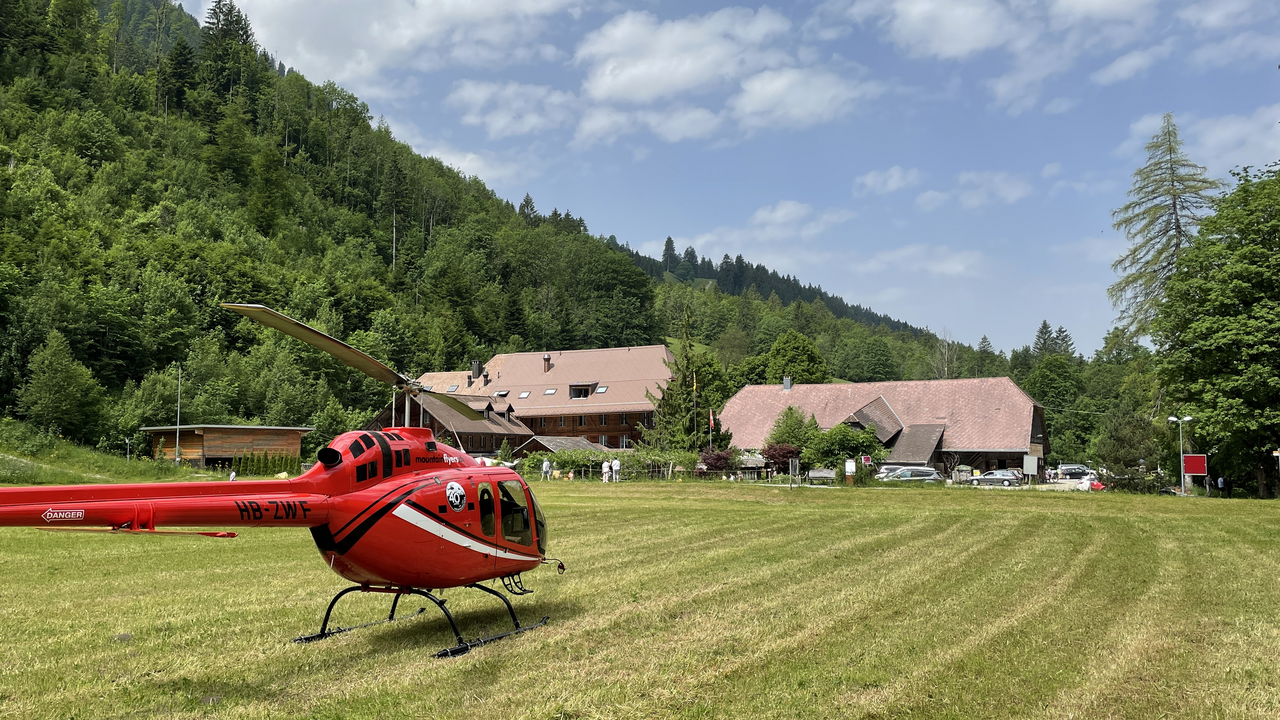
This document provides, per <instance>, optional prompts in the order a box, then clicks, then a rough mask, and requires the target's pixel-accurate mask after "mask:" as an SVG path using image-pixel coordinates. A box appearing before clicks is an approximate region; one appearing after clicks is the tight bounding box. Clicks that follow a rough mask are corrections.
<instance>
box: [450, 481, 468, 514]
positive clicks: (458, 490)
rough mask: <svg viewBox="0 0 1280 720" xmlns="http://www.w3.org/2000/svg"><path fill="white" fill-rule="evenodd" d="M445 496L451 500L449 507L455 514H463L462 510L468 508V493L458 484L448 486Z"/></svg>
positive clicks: (453, 483)
mask: <svg viewBox="0 0 1280 720" xmlns="http://www.w3.org/2000/svg"><path fill="white" fill-rule="evenodd" d="M444 494H445V495H446V496H447V497H448V498H449V507H451V508H453V511H454V512H462V509H463V508H465V507H466V506H467V491H466V490H463V489H462V486H461V485H459V484H458V483H456V482H451V483H449V484H448V485H446V486H445V488H444Z"/></svg>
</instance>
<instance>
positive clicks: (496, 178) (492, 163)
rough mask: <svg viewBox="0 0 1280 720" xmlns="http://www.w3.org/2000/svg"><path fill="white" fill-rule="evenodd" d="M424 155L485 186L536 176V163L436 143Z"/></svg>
mask: <svg viewBox="0 0 1280 720" xmlns="http://www.w3.org/2000/svg"><path fill="white" fill-rule="evenodd" d="M423 154H424V155H428V156H430V157H434V158H439V160H440V162H442V163H444V164H445V165H448V166H449V167H451V168H454V169H456V170H458V171H459V172H461V173H462V174H463V175H475V176H477V177H479V178H480V179H481V180H483V181H484V182H485V184H486V185H488V186H490V187H493V186H495V185H504V184H508V183H513V182H517V181H520V180H525V179H528V178H530V177H534V176H536V175H537V174H538V173H537V171H536V169H535V168H536V167H537V166H538V163H536V162H533V163H523V162H519V161H514V160H502V159H500V158H498V157H497V156H495V155H494V154H493V153H488V152H486V153H474V152H468V151H466V150H459V149H458V148H455V147H453V146H452V145H449V144H448V143H438V144H436V145H434V146H432V147H430V148H429V149H427V150H426V151H425V152H423Z"/></svg>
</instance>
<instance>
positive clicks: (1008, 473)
mask: <svg viewBox="0 0 1280 720" xmlns="http://www.w3.org/2000/svg"><path fill="white" fill-rule="evenodd" d="M1021 481H1022V476H1021V475H1019V474H1018V473H1017V471H1015V470H988V471H987V472H984V473H982V474H981V475H979V476H977V477H975V478H974V479H973V484H974V485H975V486H976V485H1003V486H1005V487H1010V486H1013V485H1017V484H1018V483H1019V482H1021Z"/></svg>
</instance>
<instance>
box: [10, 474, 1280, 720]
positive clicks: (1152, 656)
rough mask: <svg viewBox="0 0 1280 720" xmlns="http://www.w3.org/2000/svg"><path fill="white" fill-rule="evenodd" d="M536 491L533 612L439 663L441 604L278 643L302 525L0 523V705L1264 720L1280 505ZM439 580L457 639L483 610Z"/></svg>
mask: <svg viewBox="0 0 1280 720" xmlns="http://www.w3.org/2000/svg"><path fill="white" fill-rule="evenodd" d="M535 491H536V492H537V494H538V496H539V499H540V500H541V502H542V504H543V506H544V507H545V508H546V510H547V514H548V516H549V520H550V523H551V531H552V538H551V550H552V554H554V555H557V556H559V557H561V558H563V559H564V560H565V562H566V563H567V564H568V565H569V572H568V573H567V574H566V575H564V576H555V575H554V574H553V573H551V572H550V571H549V570H543V571H540V572H538V573H536V574H534V575H533V576H532V577H530V578H526V582H527V584H528V585H529V586H531V587H533V588H535V589H536V591H537V592H536V594H534V595H532V596H528V597H524V598H519V599H516V600H515V604H516V607H517V610H518V611H519V612H520V613H521V617H522V618H526V619H529V620H534V619H537V618H538V617H541V616H542V615H550V616H551V617H552V620H551V623H550V624H549V625H548V626H547V627H545V628H542V629H540V630H536V631H534V632H531V633H528V634H526V635H523V636H520V637H517V638H513V639H508V640H504V641H502V642H499V643H496V644H494V645H491V646H487V647H484V648H481V649H479V650H477V651H475V652H473V653H472V654H470V655H468V656H464V657H462V658H458V659H453V660H436V659H434V658H432V657H431V655H432V653H433V652H434V651H435V650H437V649H439V648H441V647H444V646H445V645H447V644H450V640H451V637H450V635H449V633H448V630H447V626H446V625H445V623H444V621H443V619H441V618H440V617H439V616H438V615H436V614H428V615H425V616H423V618H418V619H414V620H410V621H407V622H402V623H395V624H391V625H383V626H379V627H377V628H371V629H366V630H362V631H359V632H356V633H351V634H349V635H345V636H339V637H335V638H332V639H329V640H326V641H324V642H320V643H316V644H313V645H308V646H298V645H293V644H292V643H290V642H289V639H290V638H292V637H293V636H295V635H299V634H302V633H307V632H314V629H315V628H316V626H317V625H318V621H319V616H320V614H321V613H322V612H323V610H324V607H325V604H326V603H327V601H328V599H329V598H330V597H331V595H332V594H333V593H334V592H336V591H337V590H338V589H340V588H341V587H342V586H343V583H342V581H341V580H340V579H339V578H338V577H337V576H334V575H332V574H330V573H329V572H328V570H326V569H325V568H324V566H323V563H321V562H319V560H318V558H317V555H316V552H315V550H314V548H313V547H312V545H311V542H310V537H309V535H308V534H307V533H305V532H300V531H296V530H293V531H287V530H250V531H248V532H246V533H245V534H243V535H242V536H241V537H239V538H237V539H235V540H229V541H221V540H210V539H204V538H187V537H141V538H136V537H114V536H108V537H99V536H92V535H80V534H55V533H44V532H39V531H35V530H21V529H7V530H2V531H0V572H2V573H3V574H4V576H5V578H6V579H5V583H4V585H3V588H2V589H0V717H20V718H29V717H118V718H126V717H173V718H187V717H206V716H216V717H230V718H267V717H317V718H375V717H381V718H399V717H427V716H430V717H485V718H489V717H492V718H522V717H532V718H566V717H582V718H591V717H610V718H648V717H746V716H753V717H780V718H781V717H787V718H790V717H868V718H871V717H874V718H889V717H905V716H913V717H921V716H923V717H954V718H975V717H992V718H1002V717H1036V718H1040V717H1043V718H1098V717H1131V718H1132V717H1160V716H1162V715H1163V716H1167V717H1213V718H1255V717H1256V718H1270V717H1276V716H1280V672H1277V670H1276V667H1277V665H1278V663H1280V629H1278V628H1280V553H1278V551H1280V533H1277V530H1280V518H1278V517H1277V509H1278V508H1280V506H1275V505H1273V504H1267V503H1260V502H1246V501H1216V500H1189V499H1184V498H1165V497H1137V496H1107V495H1102V496H1099V495H1083V494H1082V495H1071V494H1058V493H1033V492H1009V493H992V492H987V493H975V492H970V491H964V490H959V491H943V492H938V491H936V490H932V491H925V490H896V491H893V492H887V491H880V490H875V489H870V490H866V489H851V490H850V489H846V490H834V491H828V492H812V491H801V490H797V491H788V490H787V489H786V488H774V487H760V486H731V485H702V484H678V485H675V484H623V485H608V486H604V485H598V484H567V483H557V484H536V485H535ZM446 597H448V598H449V600H450V607H451V608H453V609H454V610H455V612H456V613H457V615H458V617H459V621H460V623H461V624H462V625H463V626H464V634H466V635H468V636H475V635H478V634H480V633H481V632H493V631H497V630H500V629H503V625H502V624H503V621H504V620H505V612H503V611H502V609H501V607H500V605H498V603H497V602H496V601H495V600H493V599H492V598H485V597H481V596H480V594H479V593H475V592H472V591H449V592H447V593H446ZM347 602H350V605H346V603H347ZM385 604H386V599H385V598H381V597H377V598H374V597H357V598H354V599H349V600H344V606H343V607H340V609H339V615H340V617H338V618H337V620H338V622H340V623H344V624H350V623H353V622H356V621H359V620H365V619H373V618H375V617H376V616H377V615H378V614H379V613H381V612H385V610H384V607H385Z"/></svg>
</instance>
